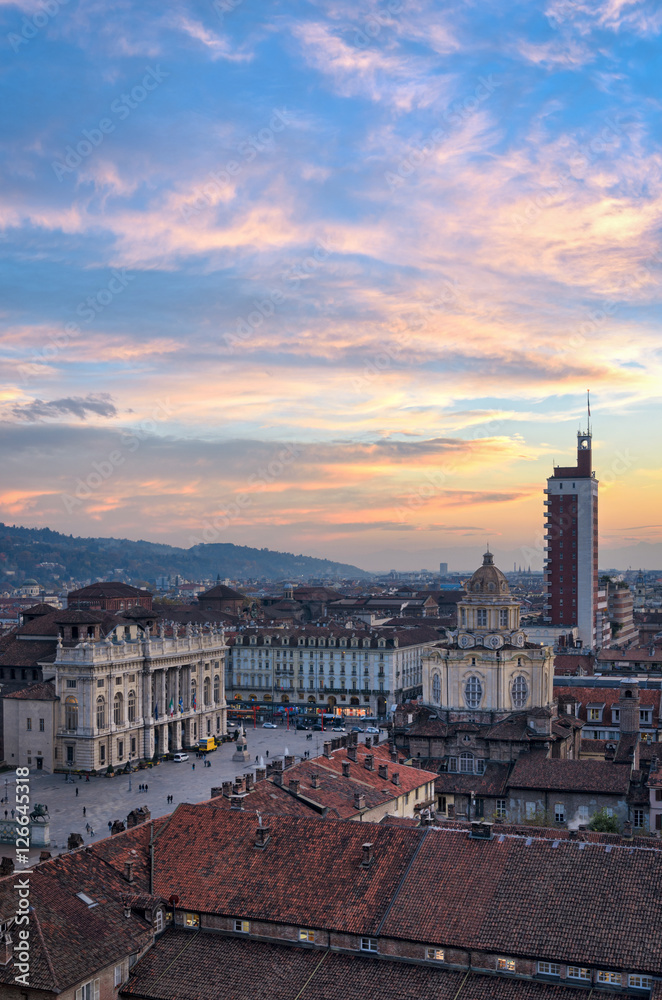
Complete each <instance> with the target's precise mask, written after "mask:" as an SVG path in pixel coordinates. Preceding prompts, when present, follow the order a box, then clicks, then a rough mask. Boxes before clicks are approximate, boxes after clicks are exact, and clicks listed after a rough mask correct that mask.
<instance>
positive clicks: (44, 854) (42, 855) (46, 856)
mask: <svg viewBox="0 0 662 1000" xmlns="http://www.w3.org/2000/svg"><path fill="white" fill-rule="evenodd" d="M52 857H53V855H52V854H51V852H50V851H40V852H39V864H42V863H43V862H44V861H50V859H51V858H52ZM0 964H1V963H0Z"/></svg>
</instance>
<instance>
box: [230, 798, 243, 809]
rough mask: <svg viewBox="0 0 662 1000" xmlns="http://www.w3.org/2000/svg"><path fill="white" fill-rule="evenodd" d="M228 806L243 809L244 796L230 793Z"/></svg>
mask: <svg viewBox="0 0 662 1000" xmlns="http://www.w3.org/2000/svg"><path fill="white" fill-rule="evenodd" d="M230 808H231V809H243V808H244V796H243V795H231V796H230Z"/></svg>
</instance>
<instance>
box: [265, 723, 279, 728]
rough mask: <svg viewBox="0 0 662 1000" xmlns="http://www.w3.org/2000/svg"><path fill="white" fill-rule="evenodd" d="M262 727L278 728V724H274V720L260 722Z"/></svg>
mask: <svg viewBox="0 0 662 1000" xmlns="http://www.w3.org/2000/svg"><path fill="white" fill-rule="evenodd" d="M262 728H263V729H278V726H277V725H276V723H275V722H263V723H262Z"/></svg>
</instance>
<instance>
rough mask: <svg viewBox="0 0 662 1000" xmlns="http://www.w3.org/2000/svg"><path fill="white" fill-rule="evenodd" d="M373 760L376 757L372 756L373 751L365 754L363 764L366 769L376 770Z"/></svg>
mask: <svg viewBox="0 0 662 1000" xmlns="http://www.w3.org/2000/svg"><path fill="white" fill-rule="evenodd" d="M373 761H374V757H373V756H372V754H371V753H367V754H366V755H365V761H364V764H363V766H364V767H365V769H366V771H372V770H374V768H373Z"/></svg>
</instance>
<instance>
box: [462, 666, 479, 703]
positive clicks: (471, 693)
mask: <svg viewBox="0 0 662 1000" xmlns="http://www.w3.org/2000/svg"><path fill="white" fill-rule="evenodd" d="M464 698H465V701H466V703H467V707H468V708H479V707H480V703H481V701H482V698H483V685H482V684H481V682H480V678H479V677H476V675H475V674H472V675H471V677H469V678H467V682H466V684H465V686H464Z"/></svg>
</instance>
